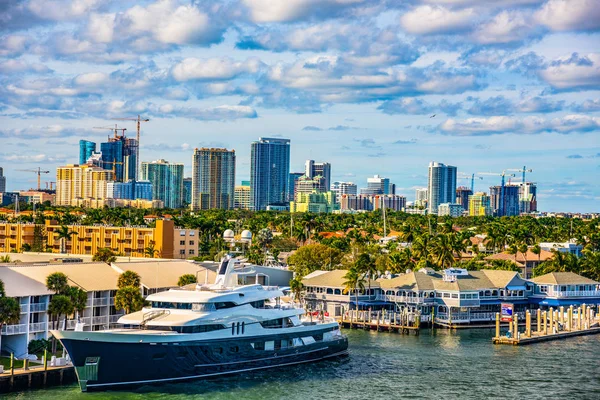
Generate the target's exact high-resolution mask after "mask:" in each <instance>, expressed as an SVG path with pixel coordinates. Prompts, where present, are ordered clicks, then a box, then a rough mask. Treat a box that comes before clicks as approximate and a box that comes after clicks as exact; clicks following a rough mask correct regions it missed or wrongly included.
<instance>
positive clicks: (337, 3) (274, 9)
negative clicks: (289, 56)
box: [243, 0, 365, 23]
mask: <svg viewBox="0 0 600 400" xmlns="http://www.w3.org/2000/svg"><path fill="white" fill-rule="evenodd" d="M243 3H244V5H245V6H246V7H247V8H248V9H249V10H250V17H251V19H252V21H254V22H259V23H260V22H287V21H294V20H299V19H303V18H307V17H309V16H318V17H326V16H330V15H336V14H337V13H339V12H341V11H343V10H344V9H346V8H350V7H354V6H360V5H362V4H364V3H365V1H364V0H243Z"/></svg>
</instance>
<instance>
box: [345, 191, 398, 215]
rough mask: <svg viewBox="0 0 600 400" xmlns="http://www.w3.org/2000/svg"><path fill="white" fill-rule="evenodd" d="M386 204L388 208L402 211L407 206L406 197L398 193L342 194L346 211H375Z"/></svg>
mask: <svg viewBox="0 0 600 400" xmlns="http://www.w3.org/2000/svg"><path fill="white" fill-rule="evenodd" d="M384 205H385V208H386V209H389V210H394V211H401V210H402V209H404V208H405V207H406V197H404V196H400V195H397V194H389V195H380V194H359V195H356V194H345V195H342V196H341V209H342V210H344V211H350V210H354V211H373V210H379V209H381V208H382V207H383V206H384Z"/></svg>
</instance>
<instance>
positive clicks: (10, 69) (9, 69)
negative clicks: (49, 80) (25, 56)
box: [0, 59, 52, 74]
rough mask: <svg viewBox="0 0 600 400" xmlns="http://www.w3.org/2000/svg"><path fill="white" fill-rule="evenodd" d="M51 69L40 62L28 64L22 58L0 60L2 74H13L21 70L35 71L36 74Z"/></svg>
mask: <svg viewBox="0 0 600 400" xmlns="http://www.w3.org/2000/svg"><path fill="white" fill-rule="evenodd" d="M51 71H52V70H51V69H50V68H48V67H47V66H45V65H44V64H40V63H33V64H30V63H28V62H25V61H23V60H18V59H12V60H6V61H3V62H0V72H2V73H4V74H15V73H22V72H35V73H38V74H45V73H48V72H51Z"/></svg>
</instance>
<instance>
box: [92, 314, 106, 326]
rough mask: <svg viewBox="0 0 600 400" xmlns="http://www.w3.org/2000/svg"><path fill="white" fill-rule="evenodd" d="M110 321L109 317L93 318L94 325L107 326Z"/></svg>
mask: <svg viewBox="0 0 600 400" xmlns="http://www.w3.org/2000/svg"><path fill="white" fill-rule="evenodd" d="M107 321H108V316H107V315H100V316H98V317H92V325H105V324H106V323H107Z"/></svg>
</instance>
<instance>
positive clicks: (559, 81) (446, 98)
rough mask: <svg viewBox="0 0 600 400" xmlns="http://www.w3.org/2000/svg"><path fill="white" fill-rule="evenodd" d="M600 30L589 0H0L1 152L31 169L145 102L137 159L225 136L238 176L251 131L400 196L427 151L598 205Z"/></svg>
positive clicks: (9, 166) (560, 206)
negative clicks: (525, 171)
mask: <svg viewBox="0 0 600 400" xmlns="http://www.w3.org/2000/svg"><path fill="white" fill-rule="evenodd" d="M599 31H600V7H598V2H597V0H545V1H544V0H506V1H500V0H421V1H418V0H413V1H400V0H397V1H392V0H388V1H386V0H381V1H374V0H285V1H283V0H224V1H216V0H212V1H189V0H188V1H177V0H159V1H107V0H104V1H100V0H76V1H71V2H68V1H59V0H27V1H16V0H15V1H5V2H0V166H2V167H4V169H5V175H7V177H8V188H9V190H16V189H22V188H27V187H32V186H35V178H36V177H35V175H34V174H33V173H27V172H19V171H17V170H18V169H29V168H35V167H37V166H43V167H44V168H48V169H50V170H54V168H55V167H56V166H58V165H62V164H65V163H76V162H77V160H78V140H79V139H81V138H85V139H89V140H96V141H101V140H103V139H104V138H105V137H106V134H107V132H108V131H103V130H95V129H92V128H93V127H95V126H106V125H109V124H112V123H114V122H117V121H111V118H115V117H127V116H135V115H137V114H142V115H143V116H145V117H148V118H150V119H151V121H150V122H148V123H146V124H144V126H143V129H142V140H141V158H142V160H144V161H150V160H155V159H157V158H165V159H167V160H169V161H174V162H175V161H177V162H183V163H185V165H186V172H188V173H189V171H190V168H191V156H192V150H193V148H194V147H201V146H219V147H221V146H224V147H227V148H233V149H235V150H236V153H237V156H238V163H237V180H238V182H239V181H241V180H244V179H247V178H248V176H249V156H250V142H251V141H253V140H256V139H257V138H258V137H260V136H281V137H286V138H290V139H291V141H292V152H291V153H292V154H291V160H292V165H291V169H292V171H301V170H302V166H303V163H304V160H306V159H307V158H312V159H315V160H317V161H328V162H330V163H331V164H332V178H333V179H334V180H346V181H354V182H356V183H357V184H358V185H359V187H360V186H366V178H367V177H368V176H371V175H374V174H380V175H384V176H388V177H390V178H391V179H392V180H393V182H395V183H396V185H397V187H398V192H399V193H400V194H404V195H406V196H407V198H408V199H409V200H412V199H413V198H414V189H415V188H416V187H422V186H425V185H426V183H427V165H428V163H429V162H430V161H432V160H435V161H439V162H444V163H446V164H451V165H456V166H458V170H459V173H463V174H471V173H474V172H475V173H476V172H501V171H502V170H503V169H508V168H521V167H522V166H523V165H526V166H527V168H532V169H533V173H531V174H530V175H529V177H530V178H531V180H533V181H535V182H537V183H538V194H539V196H538V204H539V208H540V209H541V210H546V211H580V212H591V211H599V206H598V204H600V203H599V200H600V184H599V183H598V177H599V176H600V138H599V134H600V32H599ZM433 114H435V117H433V118H431V116H432V115H433ZM123 126H124V127H125V128H127V129H128V133H129V134H130V135H133V134H135V132H134V131H135V126H134V124H129V123H125V124H123ZM517 175H518V174H517ZM44 178H46V177H44ZM517 178H518V176H517ZM499 179H500V178H496V177H485V179H484V180H481V181H477V182H476V190H487V187H489V186H490V185H493V184H498V183H499ZM461 183H463V184H467V183H468V182H467V181H466V180H465V181H461Z"/></svg>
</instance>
